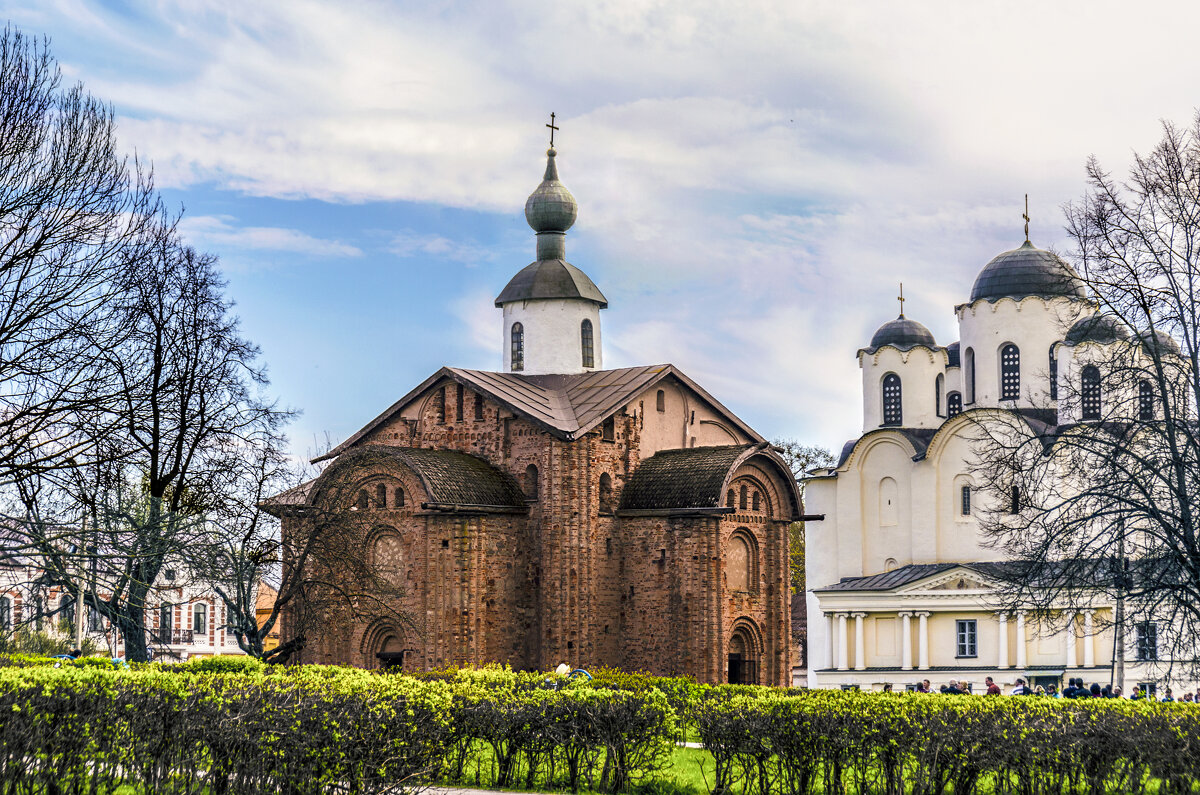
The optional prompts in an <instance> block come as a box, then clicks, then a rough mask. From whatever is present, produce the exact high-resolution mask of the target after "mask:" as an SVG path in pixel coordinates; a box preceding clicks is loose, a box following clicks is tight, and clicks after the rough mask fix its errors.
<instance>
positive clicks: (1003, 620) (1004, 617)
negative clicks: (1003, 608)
mask: <svg viewBox="0 0 1200 795" xmlns="http://www.w3.org/2000/svg"><path fill="white" fill-rule="evenodd" d="M996 618H997V619H998V621H999V624H1000V637H999V642H998V643H997V644H996V649H997V653H996V667H997V668H1000V669H1004V668H1007V667H1008V613H997V614H996Z"/></svg>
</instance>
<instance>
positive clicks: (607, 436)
mask: <svg viewBox="0 0 1200 795" xmlns="http://www.w3.org/2000/svg"><path fill="white" fill-rule="evenodd" d="M600 438H601V439H603V440H604V441H606V442H615V441H616V440H617V419H616V417H615V416H614V417H608V418H607V419H605V420H604V422H602V423H601V424H600Z"/></svg>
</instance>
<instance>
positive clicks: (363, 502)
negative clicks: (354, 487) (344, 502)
mask: <svg viewBox="0 0 1200 795" xmlns="http://www.w3.org/2000/svg"><path fill="white" fill-rule="evenodd" d="M368 505H370V498H369V497H367V490H366V489H363V490H362V491H360V492H359V493H358V499H357V500H355V502H354V507H355V509H356V510H359V511H365V510H367V507H368Z"/></svg>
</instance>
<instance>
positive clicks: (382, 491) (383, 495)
mask: <svg viewBox="0 0 1200 795" xmlns="http://www.w3.org/2000/svg"><path fill="white" fill-rule="evenodd" d="M375 507H376V508H386V507H387V486H385V485H383V484H382V483H380V484H379V485H378V486H376V487H375Z"/></svg>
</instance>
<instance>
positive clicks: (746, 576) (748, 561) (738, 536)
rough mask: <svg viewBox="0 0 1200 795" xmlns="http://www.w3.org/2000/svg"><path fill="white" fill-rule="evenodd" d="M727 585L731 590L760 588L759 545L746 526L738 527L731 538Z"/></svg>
mask: <svg viewBox="0 0 1200 795" xmlns="http://www.w3.org/2000/svg"><path fill="white" fill-rule="evenodd" d="M725 585H726V587H728V588H729V590H731V591H757V590H758V587H757V586H758V545H757V543H755V540H754V537H753V536H752V535H750V531H749V530H747V529H746V528H744V527H742V528H738V530H737V531H736V532H734V534H733V537H732V538H731V539H729V547H728V553H727V555H726V558H725Z"/></svg>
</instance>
